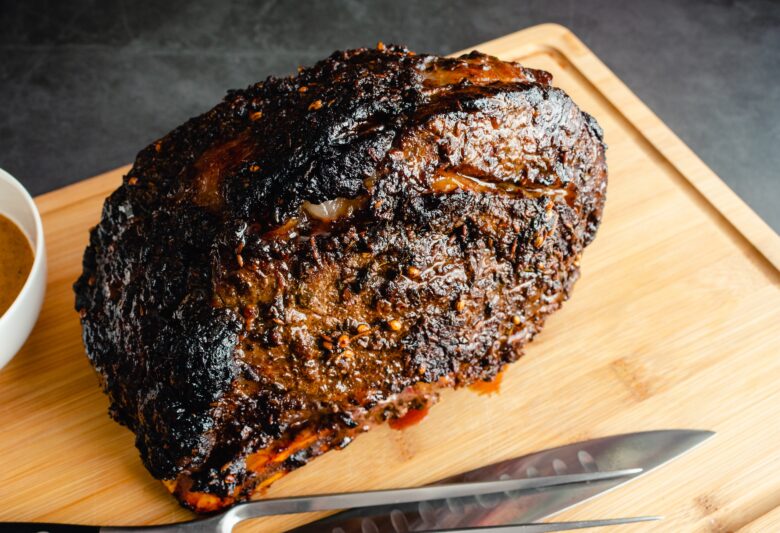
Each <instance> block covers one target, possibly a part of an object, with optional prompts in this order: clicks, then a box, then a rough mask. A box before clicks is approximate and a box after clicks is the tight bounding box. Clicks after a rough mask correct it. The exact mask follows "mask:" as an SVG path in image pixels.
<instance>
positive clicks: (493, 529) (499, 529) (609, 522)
mask: <svg viewBox="0 0 780 533" xmlns="http://www.w3.org/2000/svg"><path fill="white" fill-rule="evenodd" d="M662 518H663V517H660V516H635V517H632V518H609V519H605V520H584V521H579V522H545V523H541V524H513V525H508V526H483V527H466V528H457V529H436V530H430V531H423V532H422V533H548V532H550V531H570V530H572V529H587V528H591V527H605V526H619V525H623V524H635V523H637V522H652V521H654V520H662Z"/></svg>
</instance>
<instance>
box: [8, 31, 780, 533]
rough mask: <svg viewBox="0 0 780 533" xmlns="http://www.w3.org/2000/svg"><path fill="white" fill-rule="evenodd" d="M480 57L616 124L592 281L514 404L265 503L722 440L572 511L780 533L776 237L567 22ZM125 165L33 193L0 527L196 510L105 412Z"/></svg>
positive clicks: (370, 449) (530, 363)
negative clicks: (91, 298)
mask: <svg viewBox="0 0 780 533" xmlns="http://www.w3.org/2000/svg"><path fill="white" fill-rule="evenodd" d="M477 48H478V49H480V50H482V51H483V52H487V53H490V54H494V55H498V56H500V57H501V58H503V59H512V60H518V61H521V62H522V63H524V64H525V65H527V66H531V67H536V68H542V69H545V70H548V71H550V72H552V73H553V75H554V82H555V84H556V85H558V86H560V87H562V88H564V89H565V90H566V91H568V92H569V94H571V96H572V97H573V98H574V100H575V101H576V102H577V103H578V104H579V105H580V106H581V107H582V108H583V109H584V110H586V111H588V112H589V113H591V114H593V115H595V116H596V117H597V118H598V120H599V122H600V123H601V125H602V126H603V127H604V130H605V132H606V140H607V143H608V144H609V150H608V154H607V155H608V162H609V170H610V184H609V193H608V197H609V200H608V202H607V209H606V215H605V217H604V222H603V225H602V227H601V229H600V230H599V234H598V237H597V239H596V241H595V243H594V244H593V245H592V246H591V247H590V248H588V250H587V251H586V253H585V257H584V261H583V264H582V272H583V275H582V279H581V280H580V281H579V283H578V285H577V287H576V290H575V291H574V295H573V297H572V299H571V300H570V301H569V302H567V303H566V304H565V306H564V308H563V309H562V310H561V311H560V312H558V313H557V314H555V315H554V316H552V317H551V318H550V320H549V322H548V325H547V327H546V329H545V331H544V332H543V333H542V334H541V335H540V336H539V337H538V338H537V340H535V341H534V342H533V343H532V345H531V346H529V348H528V350H527V355H526V356H525V357H524V358H523V359H521V361H520V362H518V363H517V364H515V365H513V366H512V367H511V368H510V369H509V370H508V371H507V373H506V375H505V377H504V380H503V383H502V385H501V392H500V394H498V395H497V396H490V397H488V396H479V395H477V394H475V393H473V392H471V391H469V390H459V391H447V392H445V393H444V394H443V395H442V396H443V398H442V401H441V402H440V403H439V404H438V405H437V406H435V407H434V408H433V409H432V410H431V412H430V414H429V416H428V417H427V419H425V420H424V421H423V422H422V423H420V424H419V425H417V426H414V427H411V428H409V429H406V430H404V431H393V430H390V429H389V428H387V427H382V428H378V429H376V430H374V431H372V432H370V433H368V434H366V435H363V436H361V437H360V438H358V439H357V440H356V441H355V443H354V444H352V445H350V446H349V447H348V448H347V449H345V450H343V451H338V452H332V453H328V454H326V455H325V456H324V457H322V458H320V459H317V460H315V461H314V462H312V463H311V464H310V465H308V466H306V467H304V468H302V469H300V470H298V471H296V472H293V473H292V474H290V475H289V476H288V477H286V478H284V479H282V480H281V481H279V482H277V483H276V484H275V485H274V486H273V487H272V488H271V490H270V491H269V493H268V495H269V496H282V495H290V494H301V493H315V492H325V491H352V490H361V489H375V488H380V487H393V486H405V485H417V484H423V483H426V482H430V481H433V480H436V479H439V478H441V477H443V476H446V475H449V474H453V473H456V472H460V471H464V470H467V469H471V468H475V467H477V466H480V465H483V464H486V463H489V462H493V461H496V460H499V459H505V458H508V457H512V456H516V455H519V454H524V453H528V452H532V451H535V450H539V449H542V448H547V447H550V446H557V445H560V444H565V443H569V442H573V441H577V440H581V439H586V438H592V437H597V436H603V435H610V434H615V433H623V432H631V431H639V430H649V429H661V428H700V429H712V430H715V431H717V436H716V438H715V439H712V440H710V441H709V442H707V443H706V444H705V445H704V446H702V447H700V448H698V449H696V450H695V451H693V452H692V453H690V454H688V455H686V456H684V457H683V458H681V459H679V460H677V461H675V462H674V463H673V464H671V465H669V466H667V467H665V468H662V469H661V470H658V471H656V472H653V473H651V474H650V475H648V476H646V477H644V478H642V479H640V480H637V481H635V482H633V483H632V484H631V485H630V487H625V488H624V489H622V490H618V491H615V492H613V493H610V494H607V495H604V496H602V497H600V498H598V499H597V500H595V501H592V502H590V503H587V504H585V505H582V506H580V507H577V508H576V509H574V510H571V511H568V512H566V513H563V514H562V515H560V518H561V519H565V520H568V519H584V518H604V517H616V516H633V515H640V514H660V515H664V516H665V517H666V521H665V522H664V523H663V524H662V525H661V526H659V525H658V524H650V525H647V524H645V525H636V526H630V527H625V528H623V529H621V531H658V530H663V531H736V530H743V531H759V530H760V531H771V530H780V513H778V510H777V507H778V505H780V238H779V237H778V235H777V234H775V233H774V232H773V231H772V230H771V229H770V228H769V227H768V226H767V225H766V224H765V223H764V222H763V221H762V220H761V219H759V218H758V217H757V216H756V215H755V214H754V213H753V212H752V211H751V210H750V209H749V208H748V207H747V206H746V205H745V204H744V203H742V201H740V200H739V199H738V198H737V197H736V196H735V195H734V194H733V193H732V192H731V191H730V190H729V189H728V188H727V187H726V186H725V185H724V184H723V182H721V181H720V180H719V179H718V177H717V176H715V175H714V174H713V173H712V171H710V170H709V169H708V168H707V167H706V166H705V165H704V164H703V163H702V162H701V161H700V160H699V159H698V158H697V157H696V156H695V155H694V154H693V153H692V152H691V151H690V149H688V148H687V147H686V146H685V145H684V144H683V143H682V142H681V141H680V140H679V139H678V138H677V137H676V136H675V135H674V134H673V133H672V132H671V131H670V130H669V129H668V128H667V127H666V126H665V125H664V124H663V123H662V122H661V121H660V120H659V119H658V118H657V117H656V116H655V115H653V113H652V112H651V111H650V110H649V109H648V108H647V107H645V105H644V104H642V103H641V102H640V101H639V100H638V99H637V97H636V96H634V95H633V94H632V93H631V92H630V91H629V90H628V89H627V88H626V87H625V85H623V84H622V83H621V82H620V81H619V80H618V79H617V78H616V77H615V76H614V74H612V73H611V72H610V71H609V70H608V69H607V68H606V67H605V66H604V64H602V63H601V62H600V61H599V59H598V58H596V56H594V55H593V53H592V52H590V51H589V50H588V49H587V48H586V47H585V46H584V45H583V44H582V43H581V42H580V41H579V40H578V39H577V38H576V37H575V36H574V35H572V34H571V33H570V32H569V31H568V30H566V29H565V28H562V27H560V26H556V25H543V26H536V27H533V28H530V29H527V30H524V31H521V32H518V33H515V34H512V35H509V36H507V37H504V38H501V39H498V40H495V41H491V42H489V43H485V44H483V45H480V46H478V47H477ZM209 104H210V102H204V103H203V105H204V109H205V108H206V107H208V105H209ZM171 126H174V124H171ZM126 170H127V167H125V168H121V169H117V170H116V171H114V172H109V173H107V174H104V175H102V176H98V177H95V178H92V179H90V180H87V181H84V182H82V183H78V184H76V185H73V186H70V187H67V188H65V189H61V190H59V191H55V192H52V193H49V194H45V195H43V196H41V197H39V198H38V199H37V202H38V205H39V206H40V209H41V212H42V214H43V219H44V226H45V229H46V240H47V244H48V249H49V272H50V276H49V277H50V279H49V285H48V295H47V299H46V303H45V306H44V309H43V312H42V314H41V318H40V321H39V323H38V325H37V327H36V329H35V331H34V333H33V335H32V337H31V338H30V340H29V341H28V342H27V344H26V346H25V347H24V349H23V350H22V351H21V352H20V353H19V355H17V357H16V358H15V359H14V360H13V361H12V362H11V363H10V364H9V365H8V366H7V367H6V368H5V369H4V370H2V372H0V464H1V465H2V468H0V520H36V521H68V522H75V523H89V524H153V523H160V522H167V521H175V520H181V519H186V518H189V517H190V515H189V513H188V512H186V511H185V510H183V509H181V508H180V507H179V506H178V505H177V504H176V502H175V501H174V500H173V498H172V497H171V496H169V495H168V493H167V492H166V491H165V489H164V488H163V487H162V486H161V485H160V483H159V482H157V481H155V480H154V479H152V478H151V476H150V475H149V474H148V473H147V472H146V471H145V470H144V468H143V467H142V465H141V462H140V460H139V459H138V454H137V452H136V450H135V448H134V446H133V437H132V435H131V434H130V432H129V431H127V430H126V429H124V428H122V427H120V426H118V425H117V424H115V423H114V422H112V421H111V420H110V419H109V418H108V416H107V414H106V410H107V407H108V403H107V401H106V399H105V398H104V396H103V394H102V393H101V392H100V391H99V389H98V385H97V381H96V379H95V377H94V375H93V373H92V370H91V369H90V367H89V365H88V363H87V359H86V357H85V355H84V350H83V347H82V344H81V338H80V327H79V323H78V317H77V316H76V313H75V312H74V311H73V294H72V292H71V283H73V281H74V280H75V279H76V277H77V275H78V273H79V272H80V270H81V266H80V265H81V255H82V252H83V249H84V246H85V245H86V242H87V230H88V228H89V227H91V226H92V225H94V224H95V223H96V222H97V221H98V217H99V214H100V208H101V205H102V202H103V198H104V197H105V196H106V195H108V194H109V193H110V191H112V190H113V189H114V188H115V187H117V186H118V185H119V183H120V178H121V176H122V174H123V173H124V172H125V171H126ZM303 521H305V518H301V517H298V518H295V517H288V518H280V519H269V520H266V521H265V522H263V523H262V526H263V531H277V530H278V529H279V528H282V527H285V526H291V525H293V524H298V523H301V522H303ZM257 526H258V523H254V524H248V525H245V527H243V528H241V530H242V531H251V530H258V529H259V528H258V527H257Z"/></svg>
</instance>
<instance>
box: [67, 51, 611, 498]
mask: <svg viewBox="0 0 780 533" xmlns="http://www.w3.org/2000/svg"><path fill="white" fill-rule="evenodd" d="M550 82H551V76H550V74H548V73H546V72H543V71H539V70H532V69H528V68H524V67H522V66H521V65H519V64H517V63H512V62H504V61H500V60H498V59H496V58H494V57H491V56H486V55H483V54H480V53H477V52H473V53H470V54H468V55H464V56H461V57H459V58H457V59H451V58H444V57H437V56H432V55H417V54H414V53H412V52H410V51H408V50H406V49H405V48H402V47H397V46H383V45H381V44H380V45H379V46H378V47H377V48H375V49H357V50H349V51H345V52H336V53H334V54H333V55H331V56H330V57H329V58H328V59H326V60H324V61H321V62H319V63H317V64H316V65H314V66H313V67H311V68H305V69H300V70H299V72H298V74H297V75H296V76H294V77H284V78H274V77H271V78H268V79H267V80H266V81H264V82H260V83H257V84H255V85H252V86H250V87H249V88H247V89H245V90H236V91H230V92H228V94H227V96H226V97H225V99H224V101H223V102H221V103H220V104H219V105H217V106H216V107H215V108H213V109H212V110H211V111H209V112H207V113H205V114H203V115H201V116H199V117H196V118H193V119H191V120H189V121H188V122H186V123H185V124H184V125H182V126H180V127H178V128H176V129H175V130H173V131H172V132H171V133H169V134H168V135H166V136H165V137H163V138H162V139H160V140H158V141H157V142H155V143H153V144H152V145H150V146H148V147H147V148H145V149H144V150H143V151H141V152H140V153H139V155H138V157H137V159H136V161H135V165H134V166H133V168H132V169H131V170H130V172H129V173H128V174H127V176H125V178H124V181H123V184H122V186H121V187H119V188H118V189H117V190H116V191H115V192H114V193H113V194H112V195H111V196H110V197H109V198H108V199H107V200H106V202H105V205H104V207H103V213H102V219H101V221H100V223H99V224H98V225H97V226H96V227H95V228H94V229H93V230H92V233H91V238H90V243H89V246H88V247H87V249H86V252H85V255H84V271H83V274H82V276H81V277H80V278H79V280H78V281H77V282H76V284H75V292H76V309H77V310H78V312H79V313H80V316H81V322H82V325H83V337H84V343H85V345H86V350H87V354H88V356H89V359H90V361H91V362H92V364H93V366H94V368H95V370H96V372H97V375H98V376H99V380H100V383H101V385H102V387H103V389H104V390H105V392H106V394H107V395H108V397H109V399H110V403H111V407H110V412H111V415H112V416H113V418H115V419H116V420H117V421H118V422H120V423H121V424H124V425H126V426H127V427H128V428H130V429H131V430H132V431H133V432H134V433H135V435H136V444H137V447H138V449H139V451H140V454H141V458H142V459H143V462H144V464H145V465H146V467H147V468H148V469H149V471H150V472H151V473H152V475H154V476H155V477H156V478H159V479H160V480H162V481H163V482H164V483H165V485H166V486H167V487H168V488H169V489H170V491H171V492H172V493H173V494H174V495H175V496H176V497H177V498H178V499H179V500H180V501H181V502H182V504H184V505H185V506H187V507H189V508H191V509H194V510H195V511H198V512H211V511H215V510H218V509H220V508H223V507H225V506H228V505H230V504H232V503H234V502H237V501H240V500H244V499H247V498H250V497H251V496H252V495H254V494H258V493H259V492H260V491H262V489H263V488H264V487H267V486H268V485H269V484H270V483H272V482H273V481H274V480H276V479H278V478H279V477H281V476H282V475H284V474H285V473H287V472H289V471H291V470H293V469H295V468H298V467H300V466H302V465H304V464H306V463H307V462H308V461H309V460H310V459H312V458H313V457H316V456H318V455H320V454H322V453H324V452H326V451H328V450H332V449H338V448H342V447H344V446H346V445H347V444H348V443H349V442H350V441H351V440H352V439H353V438H354V437H355V436H356V435H357V434H359V433H361V432H363V431H366V430H368V429H369V428H370V427H371V426H373V425H376V424H379V423H382V422H383V421H388V420H390V421H391V423H392V421H393V420H396V421H397V420H402V419H403V417H410V416H412V417H414V416H419V414H420V413H421V412H423V411H424V410H425V409H426V408H427V407H428V406H429V405H430V404H432V402H434V401H435V400H436V398H437V390H438V389H440V388H442V387H462V386H466V385H471V384H475V383H477V382H481V381H490V380H493V379H495V378H496V376H497V374H498V373H499V372H500V371H501V370H502V369H503V368H504V366H505V365H507V364H508V363H511V362H513V361H515V360H516V359H518V357H520V355H521V352H522V349H523V346H524V345H525V344H526V343H527V342H528V341H530V340H531V339H532V338H533V337H534V335H536V334H537V333H538V332H539V331H540V329H541V328H542V325H543V323H544V320H545V318H546V317H547V315H549V314H550V313H552V312H553V311H555V310H556V309H558V308H559V307H560V306H561V304H562V302H563V301H564V300H565V299H566V298H567V297H568V296H569V293H570V291H571V289H572V286H573V284H574V282H575V280H576V279H577V278H578V276H579V264H580V257H581V254H582V252H583V249H584V248H585V246H587V245H588V244H589V243H590V242H591V241H592V240H593V238H594V236H595V233H596V229H597V227H598V225H599V221H600V219H601V215H602V209H603V207H604V200H605V192H606V186H607V167H606V163H605V158H604V150H605V145H604V143H603V140H602V131H601V129H600V128H599V126H598V124H597V123H596V121H595V120H594V119H593V118H592V117H591V116H589V115H588V114H587V113H584V112H583V111H581V110H580V109H579V108H578V107H577V106H576V105H575V104H574V102H573V101H572V100H571V99H570V98H569V96H567V95H566V93H564V92H563V91H562V90H560V89H558V88H555V87H553V86H551V85H550Z"/></svg>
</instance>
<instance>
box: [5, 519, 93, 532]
mask: <svg viewBox="0 0 780 533" xmlns="http://www.w3.org/2000/svg"><path fill="white" fill-rule="evenodd" d="M0 533H100V527H98V526H71V525H68V524H44V523H40V524H38V523H35V522H0Z"/></svg>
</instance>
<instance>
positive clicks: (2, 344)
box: [0, 169, 46, 368]
mask: <svg viewBox="0 0 780 533" xmlns="http://www.w3.org/2000/svg"><path fill="white" fill-rule="evenodd" d="M0 214H2V215H4V216H5V217H7V218H9V219H10V220H11V221H13V222H15V223H16V225H17V226H19V228H21V230H22V231H23V232H24V233H25V234H26V235H27V238H28V239H30V242H31V243H32V246H33V250H34V252H35V258H34V260H33V265H32V270H31V271H30V275H29V276H27V281H26V282H25V283H24V286H23V287H22V290H21V291H20V292H19V294H18V295H17V296H16V300H14V302H13V303H12V304H11V307H9V308H8V310H7V311H6V312H5V314H4V315H3V316H2V317H0V368H3V366H5V364H6V363H8V361H10V360H11V358H12V357H13V356H14V355H16V353H17V352H18V351H19V349H20V348H21V347H22V345H23V344H24V341H26V340H27V337H29V336H30V332H31V331H32V329H33V326H34V325H35V322H36V321H37V320H38V314H39V313H40V311H41V305H42V304H43V295H44V293H45V292H46V245H45V244H44V242H43V224H41V215H40V214H39V213H38V208H37V207H36V206H35V202H33V199H32V197H31V196H30V194H29V193H28V192H27V191H26V190H25V188H24V187H22V184H21V183H19V182H18V181H16V180H15V179H14V177H13V176H11V175H10V174H9V173H8V172H6V171H4V170H3V169H0Z"/></svg>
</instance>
